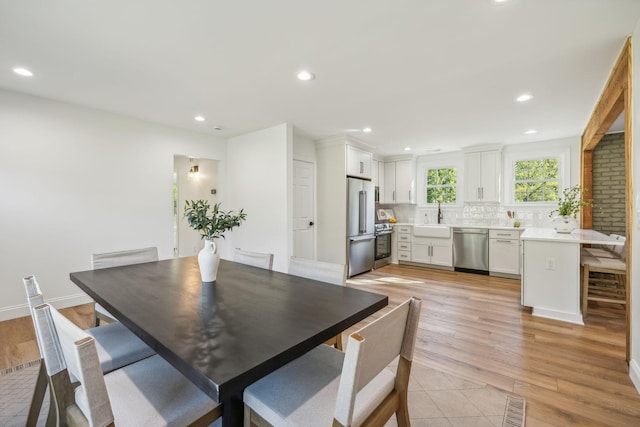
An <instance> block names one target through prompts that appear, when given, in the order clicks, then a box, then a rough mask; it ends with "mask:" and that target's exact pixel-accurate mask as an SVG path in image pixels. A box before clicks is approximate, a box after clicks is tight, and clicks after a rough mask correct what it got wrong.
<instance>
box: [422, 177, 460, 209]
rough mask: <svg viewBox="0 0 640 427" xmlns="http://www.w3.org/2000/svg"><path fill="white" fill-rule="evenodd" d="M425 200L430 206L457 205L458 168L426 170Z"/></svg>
mask: <svg viewBox="0 0 640 427" xmlns="http://www.w3.org/2000/svg"><path fill="white" fill-rule="evenodd" d="M425 181H426V182H425V199H424V201H425V202H426V203H428V204H431V203H444V204H455V203H456V194H457V188H458V171H457V169H456V168H439V169H426V174H425Z"/></svg>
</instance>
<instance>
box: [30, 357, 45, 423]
mask: <svg viewBox="0 0 640 427" xmlns="http://www.w3.org/2000/svg"><path fill="white" fill-rule="evenodd" d="M47 385H48V379H47V367H46V366H45V364H44V360H42V359H41V360H40V369H38V377H37V378H36V385H35V387H34V389H33V397H32V398H31V404H30V405H29V414H28V415H27V422H26V424H25V425H26V426H27V427H34V426H36V425H37V424H38V416H39V415H40V409H41V408H42V402H44V395H45V393H46V391H47Z"/></svg>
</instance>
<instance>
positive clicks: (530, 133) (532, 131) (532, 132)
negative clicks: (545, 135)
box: [525, 129, 538, 135]
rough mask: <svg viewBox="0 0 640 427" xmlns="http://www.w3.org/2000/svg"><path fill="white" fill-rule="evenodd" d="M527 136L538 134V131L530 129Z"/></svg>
mask: <svg viewBox="0 0 640 427" xmlns="http://www.w3.org/2000/svg"><path fill="white" fill-rule="evenodd" d="M525 133H526V134H527V135H533V134H534V133H538V131H537V130H535V129H529V130H528V131H526V132H525Z"/></svg>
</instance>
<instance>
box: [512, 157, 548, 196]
mask: <svg viewBox="0 0 640 427" xmlns="http://www.w3.org/2000/svg"><path fill="white" fill-rule="evenodd" d="M513 174H514V181H513V182H514V202H515V203H531V202H553V201H556V200H558V187H559V161H558V159H557V158H547V159H533V160H518V161H515V162H514V170H513Z"/></svg>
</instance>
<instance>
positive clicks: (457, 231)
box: [453, 229, 489, 235]
mask: <svg viewBox="0 0 640 427" xmlns="http://www.w3.org/2000/svg"><path fill="white" fill-rule="evenodd" d="M453 234H481V235H486V234H489V233H488V232H487V231H485V230H480V231H464V230H455V229H454V230H453Z"/></svg>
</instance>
